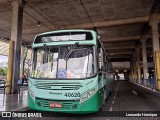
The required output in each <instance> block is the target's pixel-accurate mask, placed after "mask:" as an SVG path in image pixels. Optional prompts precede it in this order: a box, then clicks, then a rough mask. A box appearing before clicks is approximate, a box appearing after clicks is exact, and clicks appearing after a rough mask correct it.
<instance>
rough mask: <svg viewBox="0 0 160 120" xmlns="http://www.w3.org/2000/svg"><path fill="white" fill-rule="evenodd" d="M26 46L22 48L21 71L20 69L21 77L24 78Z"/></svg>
mask: <svg viewBox="0 0 160 120" xmlns="http://www.w3.org/2000/svg"><path fill="white" fill-rule="evenodd" d="M23 58H24V46H23V45H22V46H21V69H20V77H22V75H24V65H25V62H24V59H23Z"/></svg>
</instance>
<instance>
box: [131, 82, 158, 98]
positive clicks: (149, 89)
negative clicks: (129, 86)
mask: <svg viewBox="0 0 160 120" xmlns="http://www.w3.org/2000/svg"><path fill="white" fill-rule="evenodd" d="M130 83H133V84H135V85H137V86H140V87H142V88H144V89H146V90H147V91H149V92H152V93H153V94H155V95H157V96H160V92H159V91H157V90H155V89H152V88H149V87H146V86H144V85H140V84H138V83H134V82H130Z"/></svg>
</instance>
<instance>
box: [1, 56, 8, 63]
mask: <svg viewBox="0 0 160 120" xmlns="http://www.w3.org/2000/svg"><path fill="white" fill-rule="evenodd" d="M0 62H8V56H3V55H0Z"/></svg>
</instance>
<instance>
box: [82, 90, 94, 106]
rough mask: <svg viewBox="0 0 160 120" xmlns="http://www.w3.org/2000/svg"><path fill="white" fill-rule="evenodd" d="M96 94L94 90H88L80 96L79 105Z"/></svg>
mask: <svg viewBox="0 0 160 120" xmlns="http://www.w3.org/2000/svg"><path fill="white" fill-rule="evenodd" d="M95 93H96V88H93V89H91V90H88V91H87V92H85V93H83V94H82V95H81V103H83V102H85V101H86V100H88V99H89V98H90V97H92V96H93V95H94V94H95Z"/></svg>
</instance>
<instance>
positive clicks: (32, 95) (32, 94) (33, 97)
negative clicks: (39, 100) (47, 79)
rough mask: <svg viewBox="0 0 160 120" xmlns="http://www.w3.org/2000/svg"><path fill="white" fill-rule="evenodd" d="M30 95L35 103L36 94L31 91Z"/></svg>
mask: <svg viewBox="0 0 160 120" xmlns="http://www.w3.org/2000/svg"><path fill="white" fill-rule="evenodd" d="M29 95H30V96H31V98H32V99H33V100H34V101H35V94H34V92H33V91H32V90H29Z"/></svg>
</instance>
